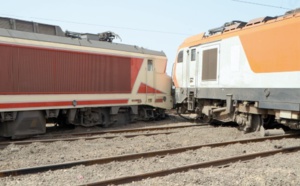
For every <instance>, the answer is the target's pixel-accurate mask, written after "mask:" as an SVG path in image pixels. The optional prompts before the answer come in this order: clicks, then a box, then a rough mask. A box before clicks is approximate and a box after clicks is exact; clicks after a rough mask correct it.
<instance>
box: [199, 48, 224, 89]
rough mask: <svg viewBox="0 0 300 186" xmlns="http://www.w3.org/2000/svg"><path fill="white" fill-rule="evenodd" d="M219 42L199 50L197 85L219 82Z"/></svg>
mask: <svg viewBox="0 0 300 186" xmlns="http://www.w3.org/2000/svg"><path fill="white" fill-rule="evenodd" d="M219 54H220V46H219V44H213V45H209V46H202V47H201V48H200V50H199V63H198V68H197V69H199V70H198V71H199V72H198V73H197V74H198V77H197V87H205V86H206V85H209V86H211V85H214V84H215V85H217V84H218V83H219Z"/></svg>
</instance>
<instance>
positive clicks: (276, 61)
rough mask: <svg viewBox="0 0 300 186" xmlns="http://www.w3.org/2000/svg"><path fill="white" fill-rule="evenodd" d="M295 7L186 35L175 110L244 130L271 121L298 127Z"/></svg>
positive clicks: (299, 19) (299, 17)
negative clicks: (236, 125) (278, 13)
mask: <svg viewBox="0 0 300 186" xmlns="http://www.w3.org/2000/svg"><path fill="white" fill-rule="evenodd" d="M299 31H300V11H299V9H295V10H291V11H288V12H286V13H285V14H283V15H280V16H274V17H272V16H266V17H260V18H255V19H253V20H250V21H248V22H243V21H239V20H234V21H230V22H226V23H224V24H223V25H222V26H220V27H217V28H213V29H210V30H208V32H205V33H200V34H197V35H194V36H191V37H188V38H187V39H185V40H184V42H183V43H182V44H181V45H180V46H179V48H178V52H177V57H176V60H175V62H174V65H173V72H172V79H173V84H174V87H175V88H174V89H175V105H176V108H177V110H178V112H179V113H180V114H183V113H194V114H196V117H195V118H196V119H197V120H199V121H200V122H211V121H213V120H217V121H223V122H235V123H237V124H238V126H239V128H240V129H241V130H242V131H244V132H251V131H258V130H260V129H262V128H268V127H269V128H270V127H272V125H274V123H277V124H280V125H283V126H286V127H288V128H290V129H296V130H299V129H300V84H299V81H300V37H299Z"/></svg>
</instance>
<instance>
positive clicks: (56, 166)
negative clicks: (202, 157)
mask: <svg viewBox="0 0 300 186" xmlns="http://www.w3.org/2000/svg"><path fill="white" fill-rule="evenodd" d="M295 137H299V134H290V135H282V136H272V137H263V138H252V139H243V140H235V141H227V142H220V143H211V144H203V145H195V146H188V147H181V148H174V149H166V150H159V151H151V152H143V153H138V154H127V155H121V156H114V157H107V158H99V159H90V160H82V161H73V162H66V163H61V164H52V165H45V166H38V167H28V168H21V169H13V170H2V171H0V177H5V176H17V175H24V174H32V173H38V172H44V171H49V170H52V171H53V170H58V169H67V168H71V167H74V166H78V165H85V166H89V165H95V164H106V163H110V162H113V161H119V162H121V161H129V160H135V159H140V158H150V157H155V156H165V155H171V154H177V153H182V152H185V151H188V150H197V149H200V148H202V147H212V148H213V147H220V146H227V145H231V144H237V143H241V144H244V143H250V142H262V141H265V140H280V139H283V138H295Z"/></svg>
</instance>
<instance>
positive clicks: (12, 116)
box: [0, 18, 172, 138]
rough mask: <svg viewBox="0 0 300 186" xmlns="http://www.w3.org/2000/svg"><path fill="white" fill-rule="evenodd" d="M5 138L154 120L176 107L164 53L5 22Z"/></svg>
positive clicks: (0, 40)
mask: <svg viewBox="0 0 300 186" xmlns="http://www.w3.org/2000/svg"><path fill="white" fill-rule="evenodd" d="M0 27H2V28H0V59H1V78H0V118H1V123H0V135H1V136H4V137H13V138H18V137H24V136H28V135H35V134H41V133H44V132H45V126H46V123H47V122H55V123H59V124H74V125H83V126H94V125H105V126H108V125H110V124H112V123H117V122H124V121H125V120H126V121H135V120H138V119H141V120H149V119H154V118H157V117H163V116H164V110H165V109H169V108H171V107H172V97H171V92H170V91H171V78H170V77H169V76H168V75H167V74H166V72H165V70H166V64H167V58H166V56H165V54H164V53H163V52H159V51H153V50H148V49H144V48H140V47H137V46H132V45H124V44H117V43H112V42H111V41H112V39H113V38H114V37H116V35H114V34H113V33H111V32H108V33H105V34H99V35H94V34H80V33H74V32H66V33H64V32H63V31H62V30H61V28H60V27H58V26H53V25H45V24H40V23H32V22H27V21H23V20H16V19H10V18H0Z"/></svg>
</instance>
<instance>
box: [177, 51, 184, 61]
mask: <svg viewBox="0 0 300 186" xmlns="http://www.w3.org/2000/svg"><path fill="white" fill-rule="evenodd" d="M182 62H183V51H180V52H179V53H178V56H177V63H182Z"/></svg>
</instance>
